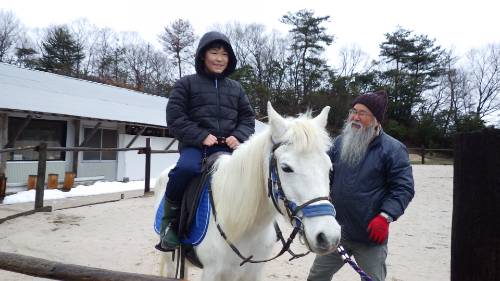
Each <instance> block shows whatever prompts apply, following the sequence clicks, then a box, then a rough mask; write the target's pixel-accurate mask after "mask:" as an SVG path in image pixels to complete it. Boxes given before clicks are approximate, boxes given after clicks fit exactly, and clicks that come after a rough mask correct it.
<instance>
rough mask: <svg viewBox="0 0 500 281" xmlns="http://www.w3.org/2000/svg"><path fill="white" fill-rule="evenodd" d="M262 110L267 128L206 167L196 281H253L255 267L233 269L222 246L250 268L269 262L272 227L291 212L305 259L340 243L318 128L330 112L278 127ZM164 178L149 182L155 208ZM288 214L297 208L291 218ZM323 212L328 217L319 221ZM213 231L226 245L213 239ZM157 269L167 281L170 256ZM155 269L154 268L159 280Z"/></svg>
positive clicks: (273, 115)
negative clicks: (207, 187)
mask: <svg viewBox="0 0 500 281" xmlns="http://www.w3.org/2000/svg"><path fill="white" fill-rule="evenodd" d="M267 110H268V116H269V127H268V128H267V129H265V130H264V131H262V132H260V133H257V134H254V135H253V136H252V137H251V138H250V139H249V140H248V141H246V142H245V143H243V144H241V145H240V146H239V147H238V149H236V150H235V151H234V152H233V154H232V155H223V156H221V157H219V159H218V160H217V161H216V163H215V165H214V170H213V174H212V182H211V186H212V193H213V198H214V204H215V211H216V214H217V222H215V221H214V218H213V215H212V216H211V218H210V223H209V226H208V230H207V234H206V236H205V238H204V240H203V241H202V242H201V244H199V245H198V246H196V247H195V251H196V253H197V255H198V258H199V260H200V261H201V263H202V264H203V273H202V280H203V281H215V280H228V281H229V280H230V281H246V280H248V281H250V280H261V273H262V267H263V263H245V264H244V265H242V266H240V263H241V262H242V259H241V258H240V257H238V256H237V254H236V253H235V252H234V251H233V250H232V249H231V247H229V245H228V241H230V243H232V244H234V245H235V246H236V248H237V249H238V250H239V251H240V252H241V253H242V254H243V255H244V256H245V257H247V256H253V257H252V259H253V260H264V259H268V258H270V257H272V256H274V255H275V254H276V253H273V252H272V249H273V245H274V244H275V243H276V233H275V230H274V228H273V223H274V222H275V221H276V219H277V216H278V215H280V213H282V214H287V213H290V212H291V213H293V212H296V214H295V215H296V218H297V217H298V218H299V219H293V220H292V219H291V221H295V224H298V225H299V226H298V227H299V228H300V235H302V236H303V238H304V240H305V241H306V244H307V246H308V247H309V249H310V250H311V251H312V252H315V253H317V254H326V253H330V252H332V251H334V250H335V249H336V247H337V245H338V243H339V241H340V226H339V224H338V223H337V221H336V220H335V218H334V209H333V206H332V205H331V203H330V202H329V201H328V200H327V199H328V196H329V171H330V169H331V167H332V164H331V162H330V159H329V157H328V155H327V154H326V152H327V150H328V148H329V146H330V145H331V139H330V137H329V135H328V132H327V131H326V130H325V126H326V123H327V117H328V112H329V110H330V107H325V108H323V110H322V111H321V113H320V114H319V115H318V116H317V117H316V118H311V117H310V116H309V115H310V114H304V115H301V116H299V117H298V118H288V119H285V118H283V117H281V116H280V115H279V114H278V113H277V112H276V111H275V110H274V109H273V108H272V106H271V104H270V103H268V108H267ZM270 161H272V163H275V166H274V170H273V169H270V168H269V167H270ZM271 166H272V165H271ZM270 174H273V176H274V177H273V182H274V183H273V184H272V185H273V192H271V193H274V195H275V196H268V177H269V176H270ZM167 177H168V173H167V171H164V172H163V173H162V174H161V175H160V177H159V178H158V180H157V182H156V186H155V194H156V207H158V205H159V203H160V201H161V200H162V198H163V197H162V196H163V194H164V191H165V186H166V182H167V180H168V178H167ZM276 186H278V187H276ZM279 190H281V191H279ZM280 193H281V194H280ZM276 194H278V195H276ZM273 198H274V200H275V201H276V202H277V204H276V207H275V204H274V203H273ZM280 199H281V200H280ZM290 206H291V207H290ZM293 206H295V207H297V206H298V208H296V209H295V210H294V208H293ZM316 207H317V209H318V210H319V213H320V214H319V215H318V213H317V212H318V210H313V209H314V208H316ZM287 208H288V210H287ZM306 209H311V210H308V211H307V212H309V213H310V211H313V213H314V212H316V216H308V215H305V213H306ZM320 209H321V210H323V213H322V211H321V210H320ZM325 209H328V210H331V211H329V212H326V213H325V212H324V210H325ZM321 213H322V214H321ZM216 223H219V225H220V226H221V228H222V229H223V231H224V232H225V233H226V235H227V239H228V241H226V240H225V239H224V238H223V237H222V236H221V234H220V233H219V230H218V229H217V226H216ZM160 262H161V263H166V267H167V275H168V276H169V277H174V275H175V267H174V266H175V265H174V263H173V262H172V260H171V256H170V254H168V256H167V254H162V259H161V261H160ZM163 266H165V264H161V265H160V274H162V275H163V273H164V267H163ZM184 276H187V272H185V275H184Z"/></svg>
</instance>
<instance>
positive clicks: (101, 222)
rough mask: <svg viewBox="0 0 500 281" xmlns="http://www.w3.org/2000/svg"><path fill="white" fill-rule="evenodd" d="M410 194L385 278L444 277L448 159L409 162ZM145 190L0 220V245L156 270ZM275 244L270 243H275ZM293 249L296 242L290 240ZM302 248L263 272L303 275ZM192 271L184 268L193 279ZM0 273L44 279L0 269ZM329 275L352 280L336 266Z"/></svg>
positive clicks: (272, 276)
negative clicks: (436, 162) (411, 175)
mask: <svg viewBox="0 0 500 281" xmlns="http://www.w3.org/2000/svg"><path fill="white" fill-rule="evenodd" d="M413 171H414V177H415V183H416V186H415V189H416V195H415V198H414V199H413V201H412V202H411V204H410V206H409V207H408V209H407V211H406V213H405V214H404V215H403V216H402V217H401V218H400V219H399V220H398V221H397V222H395V223H393V224H391V226H390V242H389V257H388V260H387V264H388V276H387V280H389V281H402V280H404V281H412V280H426V281H428V280H449V279H450V244H451V238H450V237H451V216H452V203H453V196H452V192H453V166H437V165H436V166H431V165H429V166H420V165H415V166H413ZM153 201H154V198H153V197H141V198H134V199H128V200H121V201H118V202H112V203H105V204H98V205H92V206H85V207H78V208H72V209H64V210H56V211H53V212H50V213H37V214H34V215H30V216H26V217H19V218H16V219H13V220H10V221H7V222H5V223H3V224H0V251H4V252H11V253H18V254H23V255H30V256H34V257H39V258H43V259H49V260H53V261H60V262H65V263H71V264H78V265H84V266H91V267H98V268H105V269H111V270H120V271H127V272H135V273H144V274H156V271H157V270H156V262H157V253H156V251H155V250H154V248H153V245H154V244H155V243H156V242H157V241H156V240H157V237H156V236H155V235H154V233H153V231H152V226H151V221H152V218H153V212H154V211H153V208H152V206H153V204H154V202H153ZM277 249H278V247H277ZM293 249H295V250H296V252H300V250H301V249H303V246H302V245H300V244H296V245H294V246H293ZM313 259H314V255H312V254H310V255H308V256H306V257H303V258H301V259H298V260H294V261H291V262H289V261H288V258H286V257H281V258H279V259H278V260H275V261H272V262H269V263H268V264H267V265H266V267H265V274H264V277H265V278H264V279H265V280H306V277H307V273H308V271H309V268H310V266H311V264H312V261H313ZM199 276H200V271H199V270H197V269H195V270H191V271H190V280H193V281H196V280H199ZM0 280H4V281H17V280H45V279H41V278H34V277H30V276H26V275H21V274H17V273H11V272H8V271H2V270H0ZM334 280H339V281H347V280H359V277H358V275H357V273H356V272H355V271H354V270H353V269H352V268H351V267H350V266H349V265H346V266H344V267H343V268H342V269H341V270H340V271H339V272H338V273H337V275H336V276H335V278H334Z"/></svg>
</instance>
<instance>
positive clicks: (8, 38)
mask: <svg viewBox="0 0 500 281" xmlns="http://www.w3.org/2000/svg"><path fill="white" fill-rule="evenodd" d="M20 31H21V24H20V23H19V19H17V17H16V16H15V15H14V13H13V12H11V11H4V10H0V61H1V62H5V61H6V59H7V58H6V55H7V53H8V52H9V51H10V50H11V49H12V47H13V46H14V44H15V42H16V41H17V39H18V35H19V33H20Z"/></svg>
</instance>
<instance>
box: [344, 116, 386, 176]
mask: <svg viewBox="0 0 500 281" xmlns="http://www.w3.org/2000/svg"><path fill="white" fill-rule="evenodd" d="M352 124H357V125H359V126H361V127H360V128H359V129H355V128H353V127H352ZM376 133H377V123H376V122H374V123H373V124H371V125H370V126H369V127H366V128H365V127H363V126H362V125H361V123H359V122H356V121H349V122H346V123H345V125H344V128H343V129H342V146H341V150H340V161H341V162H343V163H346V164H347V165H349V166H351V167H355V166H357V165H358V164H359V162H361V160H362V159H363V157H364V156H365V153H366V150H367V149H368V145H369V144H370V142H371V141H372V139H373V137H375V134H376Z"/></svg>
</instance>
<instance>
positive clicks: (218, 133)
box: [215, 78, 223, 137]
mask: <svg viewBox="0 0 500 281" xmlns="http://www.w3.org/2000/svg"><path fill="white" fill-rule="evenodd" d="M215 94H216V95H217V136H216V137H223V136H221V132H220V122H219V119H220V95H219V85H218V84H217V78H216V79H215Z"/></svg>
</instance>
